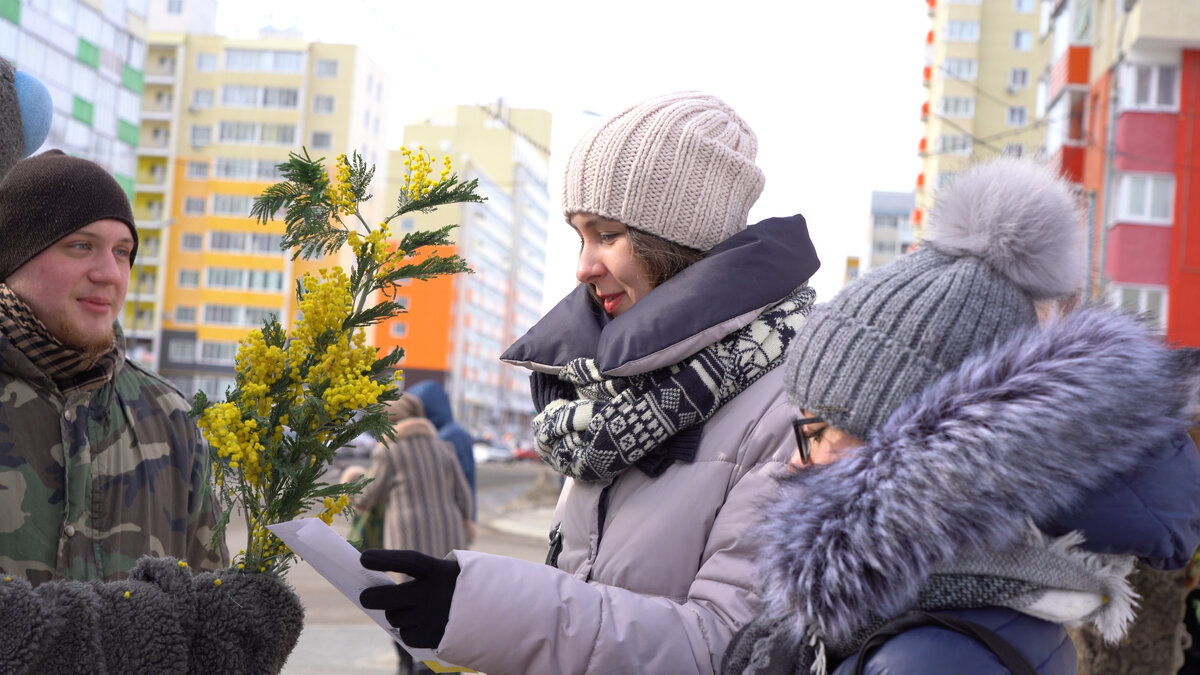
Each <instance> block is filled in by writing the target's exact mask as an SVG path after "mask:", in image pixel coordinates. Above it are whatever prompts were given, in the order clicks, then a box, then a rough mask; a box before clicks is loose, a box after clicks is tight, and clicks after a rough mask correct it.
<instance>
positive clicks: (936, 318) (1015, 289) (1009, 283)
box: [785, 158, 1083, 439]
mask: <svg viewBox="0 0 1200 675" xmlns="http://www.w3.org/2000/svg"><path fill="white" fill-rule="evenodd" d="M1082 242H1083V228H1082V220H1081V214H1080V211H1079V209H1078V206H1077V201H1076V199H1075V197H1074V196H1073V195H1072V194H1071V189H1070V187H1069V186H1068V185H1067V183H1065V182H1064V181H1062V180H1060V179H1059V178H1058V177H1057V176H1055V175H1054V174H1053V173H1052V172H1051V171H1050V170H1049V169H1047V168H1045V167H1043V166H1041V165H1038V164H1035V163H1033V162H1032V161H1029V160H1020V159H1013V158H1001V159H997V160H994V161H991V162H989V163H986V164H979V165H976V166H974V167H972V168H970V169H968V170H966V171H964V172H963V173H962V174H960V175H959V177H958V178H957V179H956V180H955V181H954V182H953V183H951V184H950V185H949V186H947V187H945V188H943V189H942V191H941V192H940V193H939V194H938V196H937V198H936V202H935V204H934V207H933V210H932V212H931V213H930V223H929V230H928V233H927V235H926V238H925V239H924V240H923V241H922V242H921V246H920V248H919V249H918V250H917V251H914V252H913V253H910V254H908V255H906V256H904V257H902V258H900V259H898V260H896V261H894V262H892V263H891V264H889V265H886V266H884V267H881V268H879V269H876V270H873V271H871V272H870V273H868V274H865V275H863V276H862V277H860V278H859V279H857V280H856V281H854V282H852V283H850V284H849V285H847V286H846V287H845V288H844V289H842V291H841V292H839V293H838V294H837V295H836V296H834V298H833V299H832V300H830V301H829V302H827V303H824V304H821V305H818V306H817V307H815V308H814V309H813V311H812V313H811V314H809V316H808V318H807V320H806V321H805V323H804V325H803V326H801V328H800V330H799V332H798V333H797V335H796V337H795V339H794V340H793V341H792V344H791V346H790V347H789V350H788V359H787V362H786V371H785V373H786V375H785V377H786V382H787V387H788V394H789V397H790V398H791V399H792V401H793V402H794V403H796V404H797V405H798V406H800V407H801V408H803V409H805V410H807V411H809V412H812V413H815V414H817V415H819V416H820V417H822V418H823V419H825V421H827V422H828V423H829V424H831V425H832V426H834V427H837V428H839V429H842V430H844V431H847V432H849V433H850V434H852V435H854V436H857V437H858V438H860V439H866V438H867V437H868V436H869V435H870V432H871V431H873V430H874V429H876V428H878V427H879V426H880V425H881V424H882V423H883V422H884V421H885V420H886V419H887V418H888V416H890V415H891V413H892V411H893V410H895V409H896V408H897V407H898V406H899V405H900V404H901V403H902V402H903V401H904V400H905V399H907V398H909V397H910V396H912V395H914V394H916V393H917V392H919V391H921V390H922V389H924V388H925V387H927V386H928V385H929V384H931V383H932V382H933V381H934V380H935V379H937V378H938V377H939V376H941V375H942V374H944V373H946V372H948V371H950V370H952V369H954V368H955V367H956V366H958V364H960V363H962V361H963V360H964V359H966V357H967V356H969V355H971V354H974V353H976V352H979V351H981V350H983V349H986V348H988V347H990V346H992V345H993V344H994V343H996V342H999V341H1003V340H1004V339H1006V338H1007V337H1008V336H1009V335H1012V334H1013V333H1014V332H1015V331H1017V330H1020V329H1022V328H1026V327H1028V326H1033V325H1036V324H1037V321H1038V318H1037V312H1036V309H1035V306H1034V300H1038V299H1043V298H1052V297H1057V296H1063V295H1067V294H1070V293H1071V292H1073V291H1075V290H1076V289H1077V288H1078V285H1079V283H1080V281H1081V278H1082V255H1081V254H1082V248H1083V246H1082Z"/></svg>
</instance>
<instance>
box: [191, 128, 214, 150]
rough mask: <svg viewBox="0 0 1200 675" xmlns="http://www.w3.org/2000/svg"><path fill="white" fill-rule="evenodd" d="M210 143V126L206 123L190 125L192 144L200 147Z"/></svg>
mask: <svg viewBox="0 0 1200 675" xmlns="http://www.w3.org/2000/svg"><path fill="white" fill-rule="evenodd" d="M209 143H212V127H210V126H208V125H207V124H193V125H192V146H193V147H201V146H204V145H208V144H209Z"/></svg>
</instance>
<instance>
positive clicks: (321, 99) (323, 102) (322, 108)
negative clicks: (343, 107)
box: [313, 95, 333, 115]
mask: <svg viewBox="0 0 1200 675" xmlns="http://www.w3.org/2000/svg"><path fill="white" fill-rule="evenodd" d="M313 113H314V114H317V115H332V114H333V97H332V96H321V95H317V96H314V97H313Z"/></svg>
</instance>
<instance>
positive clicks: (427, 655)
mask: <svg viewBox="0 0 1200 675" xmlns="http://www.w3.org/2000/svg"><path fill="white" fill-rule="evenodd" d="M267 529H268V530H270V531H271V532H273V533H274V534H275V536H277V537H279V538H280V539H282V540H283V542H284V543H285V544H287V545H288V546H290V547H291V548H292V550H293V551H295V552H296V553H297V554H299V556H300V557H301V558H303V559H304V561H305V562H307V563H308V564H309V565H312V567H313V569H315V570H316V571H317V572H318V573H319V574H320V575H321V576H323V577H325V580H326V581H328V582H329V583H331V584H333V587H334V588H336V589H338V590H339V591H341V593H342V595H344V596H346V599H348V600H349V601H350V602H352V603H354V606H355V607H358V608H359V609H361V610H362V611H363V612H364V613H366V615H367V616H369V617H371V619H372V620H373V621H375V623H377V624H379V626H380V628H383V629H384V630H385V631H387V634H388V635H391V636H392V639H394V640H395V641H396V642H398V643H400V646H401V647H404V648H405V649H406V650H408V652H409V653H410V654H412V656H413V659H415V660H417V661H424V662H426V664H427V665H429V667H430V668H431V669H433V670H434V672H438V673H450V672H463V671H465V670H467V669H464V668H460V667H457V666H453V665H451V664H448V663H443V662H440V661H438V658H437V655H436V654H434V652H433V650H432V649H424V648H421V647H409V646H408V645H406V644H404V641H403V640H401V639H400V633H399V631H398V630H397V629H395V628H393V627H392V626H391V625H390V624H389V623H388V622H387V618H386V617H385V616H384V613H383V610H381V609H367V608H365V607H363V606H362V605H361V604H360V603H359V602H358V595H359V593H362V592H363V589H366V588H370V587H372V586H386V585H389V584H393V583H395V582H394V581H392V580H391V578H390V577H388V576H387V575H386V574H384V573H383V572H376V571H375V570H369V569H367V568H365V567H363V566H362V564H361V563H359V552H358V549H356V548H354V547H353V546H351V545H350V542H348V541H346V540H345V539H343V538H342V536H341V535H340V534H338V533H337V532H335V531H334V529H333V528H332V527H329V526H328V525H326V524H325V523H324V522H323V521H322V520H320V519H319V518H300V519H298V520H293V521H289V522H286V523H276V524H274V525H268V526H267ZM468 672H469V671H468Z"/></svg>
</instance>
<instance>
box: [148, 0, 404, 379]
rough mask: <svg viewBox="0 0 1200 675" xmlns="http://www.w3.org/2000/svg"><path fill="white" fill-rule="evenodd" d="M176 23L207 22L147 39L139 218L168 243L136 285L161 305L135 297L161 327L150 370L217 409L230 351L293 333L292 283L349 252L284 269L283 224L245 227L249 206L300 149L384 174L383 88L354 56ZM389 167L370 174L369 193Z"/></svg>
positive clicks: (344, 49) (382, 78)
mask: <svg viewBox="0 0 1200 675" xmlns="http://www.w3.org/2000/svg"><path fill="white" fill-rule="evenodd" d="M188 4H189V5H192V4H193V3H188ZM157 5H162V7H158V6H157ZM173 9H177V10H179V11H180V12H182V11H184V7H183V3H176V2H169V1H168V2H159V1H158V0H156V7H155V16H156V26H157V25H158V24H157V18H158V13H159V12H160V11H161V12H164V13H165V15H166V17H167V19H168V23H167V24H166V25H168V26H170V25H171V24H170V23H169V20H170V17H171V16H172V14H171V11H172V10H173ZM185 19H194V20H196V21H198V22H199V23H200V24H205V23H208V22H209V21H210V20H211V15H210V14H208V13H204V12H201V13H199V14H197V15H196V16H192V17H179V16H175V17H174V20H175V21H176V24H177V25H176V26H175V27H177V28H184V29H186V30H185V31H184V32H166V31H162V32H159V31H154V32H152V33H151V35H150V38H149V44H148V51H147V57H146V64H147V72H146V87H145V91H144V93H143V107H144V111H145V117H144V121H143V126H142V129H141V133H140V139H139V140H140V143H139V156H138V164H137V176H138V181H137V186H138V190H137V194H136V199H135V209H136V210H135V214H136V216H137V218H138V220H139V223H141V222H149V223H156V224H157V229H158V230H159V231H161V232H162V233H163V236H162V240H163V245H162V255H161V257H160V258H159V260H158V265H157V266H156V267H155V269H154V271H153V274H152V276H150V278H149V279H143V280H141V281H140V283H144V284H145V287H150V286H153V287H154V288H155V289H156V292H155V296H154V297H155V298H157V299H158V300H157V304H146V305H142V304H140V300H141V298H142V297H143V296H142V295H141V294H139V295H138V296H137V298H138V300H139V305H138V307H139V308H140V307H143V306H145V307H148V308H149V309H148V310H147V312H148V314H150V315H151V316H148V317H147V320H148V322H150V323H151V324H152V325H161V334H160V338H159V342H158V343H156V344H154V345H153V349H154V354H155V362H156V364H157V368H158V370H159V372H160V373H162V374H163V375H164V376H166V377H168V378H170V379H171V380H172V381H173V382H175V384H176V385H177V386H178V387H179V388H180V389H181V390H183V391H184V392H185V393H192V392H195V391H197V390H203V391H205V392H206V393H207V394H208V395H209V396H210V397H216V398H223V397H224V392H225V388H226V387H227V386H229V385H231V384H232V383H233V365H234V357H235V355H236V353H237V347H238V341H239V340H240V339H241V338H243V337H244V336H245V335H246V333H247V332H248V331H249V330H251V329H252V328H256V327H259V326H261V325H262V322H263V320H264V319H265V318H266V317H268V316H269V315H272V314H273V315H275V316H277V317H278V318H279V319H280V321H281V322H282V323H283V325H284V327H285V328H287V327H290V326H291V324H292V322H293V320H294V318H295V316H294V315H295V311H296V310H295V295H294V294H295V290H294V289H295V281H296V279H297V278H299V277H300V276H302V275H303V274H304V273H305V272H310V271H311V272H315V271H316V269H318V268H320V267H327V266H330V265H333V264H343V265H348V264H349V262H350V260H349V249H346V250H345V251H343V252H342V253H341V254H339V255H338V256H334V258H333V259H325V260H314V261H305V260H296V261H293V260H292V257H291V253H290V252H284V251H281V250H280V240H281V237H282V234H283V231H284V225H283V222H282V220H274V221H271V222H270V223H268V224H266V225H261V224H259V223H257V222H256V221H255V220H253V219H251V218H250V217H249V214H250V208H251V205H252V204H253V200H254V198H255V196H257V195H259V194H261V192H262V191H263V189H264V188H266V187H267V186H269V185H271V184H272V183H274V182H277V181H278V180H280V174H279V170H278V168H277V165H278V164H279V163H281V162H284V161H286V159H287V157H288V154H289V153H290V152H297V151H299V150H300V148H301V147H302V146H303V147H304V148H306V149H307V151H308V152H309V154H310V156H312V157H314V158H317V157H325V158H326V159H327V162H328V165H329V166H330V167H332V164H333V160H334V158H335V157H336V156H337V155H338V154H340V153H343V152H344V153H347V154H349V153H350V152H352V151H358V152H359V153H360V154H361V155H363V156H364V158H365V159H366V161H367V162H368V163H375V164H378V163H379V162H380V161H381V160H382V161H383V162H384V164H386V159H387V152H386V150H385V138H386V133H387V128H386V126H387V100H388V78H387V76H386V75H385V73H384V72H383V70H382V69H381V68H380V67H379V66H378V65H376V64H375V63H373V62H372V61H371V60H370V59H368V58H366V57H365V55H364V54H363V53H362V51H361V50H360V49H359V48H357V47H355V46H351V45H335V44H323V43H312V42H305V41H303V40H302V39H300V37H299V36H298V35H294V34H288V33H272V32H266V31H264V32H263V33H262V34H261V35H260V38H259V39H256V40H238V39H230V38H226V37H222V36H218V35H215V34H212V30H211V27H210V26H205V25H199V26H197V25H195V21H193V22H192V23H189V21H188V20H185ZM386 169H387V167H386V166H379V170H378V171H377V173H376V179H375V180H376V185H375V188H374V192H375V193H376V194H381V193H382V192H383V190H384V182H385V181H386ZM366 215H367V218H368V222H378V220H379V219H381V218H382V217H383V215H384V214H383V204H382V203H381V202H379V201H377V200H376V201H373V202H368V205H367V214H366ZM139 259H140V256H139ZM134 287H135V284H133V283H131V292H132V290H133V288H134Z"/></svg>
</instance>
